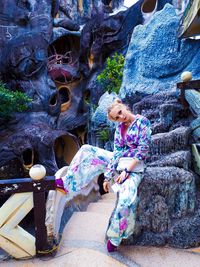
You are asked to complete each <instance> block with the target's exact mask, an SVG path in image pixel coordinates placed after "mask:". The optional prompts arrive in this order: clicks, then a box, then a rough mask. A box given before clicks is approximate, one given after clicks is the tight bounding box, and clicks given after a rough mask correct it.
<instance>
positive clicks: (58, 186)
mask: <svg viewBox="0 0 200 267" xmlns="http://www.w3.org/2000/svg"><path fill="white" fill-rule="evenodd" d="M55 183H56V190H58V191H60V192H61V193H63V194H65V195H66V194H67V193H68V191H67V190H66V189H65V188H64V183H63V180H62V178H58V179H56V180H55Z"/></svg>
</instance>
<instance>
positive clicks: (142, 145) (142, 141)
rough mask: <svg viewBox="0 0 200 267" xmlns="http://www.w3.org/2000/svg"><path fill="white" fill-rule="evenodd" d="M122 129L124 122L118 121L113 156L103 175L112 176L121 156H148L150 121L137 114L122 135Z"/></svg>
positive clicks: (143, 157) (138, 157) (139, 158)
mask: <svg viewBox="0 0 200 267" xmlns="http://www.w3.org/2000/svg"><path fill="white" fill-rule="evenodd" d="M123 130H124V124H123V123H119V124H118V126H117V128H116V131H115V137H114V152H113V158H112V160H111V161H110V163H109V164H108V166H107V169H106V172H105V173H104V175H105V177H108V178H112V177H113V176H114V175H115V169H116V168H117V164H118V161H119V159H120V158H121V157H132V158H136V159H138V160H145V159H146V158H147V156H148V152H149V145H150V142H151V128H150V121H149V120H148V119H147V118H146V117H144V116H142V115H139V114H137V115H136V116H135V120H134V121H133V122H132V124H131V125H130V126H129V128H128V130H127V132H126V134H125V136H124V137H123Z"/></svg>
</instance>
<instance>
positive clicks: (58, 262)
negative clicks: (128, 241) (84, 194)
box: [0, 193, 200, 267]
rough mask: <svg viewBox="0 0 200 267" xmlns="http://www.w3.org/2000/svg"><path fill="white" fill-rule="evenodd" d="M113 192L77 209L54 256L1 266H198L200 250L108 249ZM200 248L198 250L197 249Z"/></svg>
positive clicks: (131, 247) (114, 198) (135, 247)
mask: <svg viewBox="0 0 200 267" xmlns="http://www.w3.org/2000/svg"><path fill="white" fill-rule="evenodd" d="M115 201H116V197H115V195H114V194H113V193H109V194H106V195H103V196H102V197H101V199H100V200H99V201H98V202H95V203H90V204H89V206H88V208H87V211H84V212H75V213H74V214H73V216H72V217H71V218H70V220H69V222H68V223H67V225H66V226H65V229H64V232H63V237H62V240H61V243H60V248H59V250H58V253H57V254H56V255H55V257H48V258H40V259H37V258H35V259H29V260H26V261H22V260H21V261H14V260H12V261H8V262H5V263H3V262H0V266H1V267H13V266H15V267H32V266H36V267H38V266H46V267H55V266H56V267H79V266H80V267H124V266H129V267H137V266H142V267H179V266H181V267H188V266H190V267H199V266H200V256H199V254H198V253H197V254H195V253H190V251H188V250H183V249H182V250H178V249H172V248H156V247H139V246H123V245H121V246H120V247H119V249H118V251H117V252H115V253H110V254H109V253H107V250H106V245H105V242H104V238H105V231H106V229H107V224H108V221H109V218H110V215H111V213H112V210H113V208H114V206H115ZM197 252H199V251H197Z"/></svg>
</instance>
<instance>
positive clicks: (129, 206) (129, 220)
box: [106, 173, 143, 246]
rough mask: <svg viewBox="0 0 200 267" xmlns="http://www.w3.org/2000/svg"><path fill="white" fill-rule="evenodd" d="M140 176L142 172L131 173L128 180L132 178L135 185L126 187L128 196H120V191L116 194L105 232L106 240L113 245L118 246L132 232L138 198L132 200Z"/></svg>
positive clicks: (140, 178)
mask: <svg viewBox="0 0 200 267" xmlns="http://www.w3.org/2000/svg"><path fill="white" fill-rule="evenodd" d="M142 177H143V175H142V173H141V174H138V173H137V174H136V173H132V174H131V175H130V176H129V178H128V180H129V179H133V180H134V184H135V186H132V187H129V188H128V192H127V194H126V195H127V196H128V197H127V198H126V199H124V198H120V193H119V194H118V198H117V203H116V207H115V209H114V211H113V213H112V215H111V217H110V220H109V225H108V229H107V232H106V240H110V241H111V243H112V244H113V245H115V246H119V245H120V243H121V241H122V239H126V238H128V237H129V236H130V235H132V234H133V232H134V227H135V220H136V209H137V202H138V199H137V198H136V199H135V200H134V201H132V200H133V199H134V195H135V191H137V188H138V186H139V184H140V182H141V180H142Z"/></svg>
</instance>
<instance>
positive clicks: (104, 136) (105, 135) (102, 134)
mask: <svg viewBox="0 0 200 267" xmlns="http://www.w3.org/2000/svg"><path fill="white" fill-rule="evenodd" d="M97 136H98V138H99V139H100V140H101V141H104V142H107V141H108V140H109V128H105V129H103V130H99V131H98V133H97Z"/></svg>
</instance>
